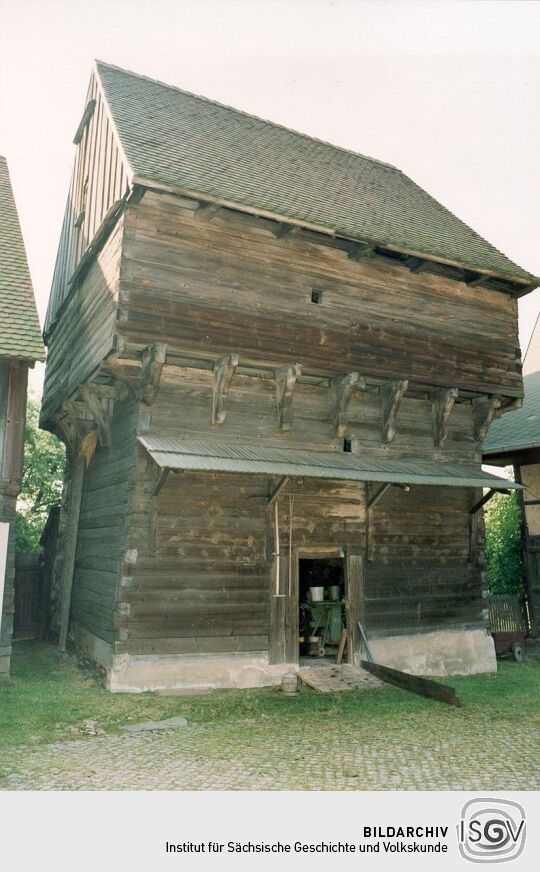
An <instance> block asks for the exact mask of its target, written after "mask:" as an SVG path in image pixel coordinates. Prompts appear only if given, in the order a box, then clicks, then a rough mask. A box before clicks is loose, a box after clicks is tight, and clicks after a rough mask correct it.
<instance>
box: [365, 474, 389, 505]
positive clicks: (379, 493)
mask: <svg viewBox="0 0 540 872" xmlns="http://www.w3.org/2000/svg"><path fill="white" fill-rule="evenodd" d="M389 487H390V482H389V481H387V482H386V483H385V484H383V485H382V486H381V487H380V488H379V490H378V491H377V493H376V494H374V495H373V496H372V497H371V499H370V500H369V501H368V503H367V505H366V509H367V510H368V511H369V510H370V509H373V508H374V507H375V506H376V505H377V503H378V502H379V500H380V499H381V497H383V496H384V495H385V493H386V491H387V490H388V488H389Z"/></svg>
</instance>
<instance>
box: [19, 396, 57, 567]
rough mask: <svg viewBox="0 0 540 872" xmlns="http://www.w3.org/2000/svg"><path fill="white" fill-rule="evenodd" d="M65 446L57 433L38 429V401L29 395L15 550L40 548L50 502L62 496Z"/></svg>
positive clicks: (55, 503)
mask: <svg viewBox="0 0 540 872" xmlns="http://www.w3.org/2000/svg"><path fill="white" fill-rule="evenodd" d="M64 466H65V450H64V446H63V444H62V443H61V442H60V440H59V439H57V438H56V436H53V435H52V434H51V433H46V432H45V431H44V430H40V429H39V402H38V401H37V400H35V399H32V398H29V399H28V408H27V412H26V430H25V444H24V467H23V479H22V488H21V493H20V495H19V499H18V501H17V522H16V527H15V531H16V547H17V551H39V538H40V536H41V533H42V531H43V527H44V526H45V522H46V520H47V515H48V514H49V509H50V508H51V506H55V505H58V504H59V503H60V499H61V496H62V481H63V478H64Z"/></svg>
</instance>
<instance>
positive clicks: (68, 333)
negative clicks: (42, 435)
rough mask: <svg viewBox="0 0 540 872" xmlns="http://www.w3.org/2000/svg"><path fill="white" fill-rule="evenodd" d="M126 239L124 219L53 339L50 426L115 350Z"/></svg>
mask: <svg viewBox="0 0 540 872" xmlns="http://www.w3.org/2000/svg"><path fill="white" fill-rule="evenodd" d="M122 236H123V221H122V219H120V220H119V222H118V224H117V225H116V227H115V229H114V231H113V233H112V234H111V236H110V238H109V239H108V240H107V243H106V244H105V246H104V247H103V249H102V251H101V252H100V254H99V256H98V257H97V258H96V260H95V261H94V263H93V264H92V265H91V267H90V269H89V270H88V272H87V274H86V276H85V277H84V280H83V281H82V282H81V284H80V285H79V286H78V287H77V288H76V289H74V290H73V291H72V293H71V294H70V296H69V298H68V299H67V301H66V303H65V305H64V308H63V311H62V317H61V318H60V319H59V320H58V322H57V323H56V325H55V326H54V328H53V329H52V330H51V333H50V335H49V337H48V346H49V350H48V357H47V368H46V371H45V385H44V388H43V404H42V409H41V420H42V423H45V424H47V422H48V420H49V418H50V417H51V415H52V414H53V413H54V412H56V411H57V409H58V407H59V406H60V405H61V403H62V402H63V401H64V400H66V399H69V397H70V396H71V395H72V394H73V393H74V391H75V390H76V389H77V388H78V386H79V385H80V384H82V383H83V382H84V381H85V380H86V379H88V378H89V376H90V375H91V374H92V373H93V372H94V370H96V369H97V368H98V367H99V366H100V364H101V362H102V361H103V359H104V358H105V357H106V356H107V354H108V353H109V352H110V351H111V350H112V349H113V347H114V334H115V322H116V317H117V296H118V280H119V268H120V256H121V246H122Z"/></svg>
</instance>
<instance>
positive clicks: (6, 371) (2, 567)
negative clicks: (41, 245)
mask: <svg viewBox="0 0 540 872" xmlns="http://www.w3.org/2000/svg"><path fill="white" fill-rule="evenodd" d="M44 355H45V349H44V347H43V342H42V339H41V333H40V327H39V321H38V317H37V311H36V303H35V300H34V293H33V290H32V282H31V279H30V273H29V270H28V264H27V261H26V253H25V250H24V243H23V238H22V233H21V228H20V225H19V219H18V216H17V209H16V206H15V200H14V198H13V191H12V189H11V182H10V178H9V172H8V167H7V163H6V160H5V158H3V157H0V680H2V678H7V677H9V672H10V663H11V638H12V632H13V611H14V592H13V584H14V578H15V505H16V502H17V496H18V494H19V491H20V488H21V477H22V463H23V444H24V423H25V417H26V385H27V380H28V369H29V368H30V367H33V366H34V364H35V362H36V360H43V359H44Z"/></svg>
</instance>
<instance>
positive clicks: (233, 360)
mask: <svg viewBox="0 0 540 872" xmlns="http://www.w3.org/2000/svg"><path fill="white" fill-rule="evenodd" d="M238 359H239V358H238V355H237V354H227V355H226V356H225V357H220V358H219V360H216V362H215V363H214V387H213V391H212V424H223V422H224V421H225V418H226V417H227V412H226V411H225V407H224V406H225V397H226V396H227V394H228V393H229V388H230V386H231V380H232V377H233V375H234V371H235V369H236V367H237V366H238Z"/></svg>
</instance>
